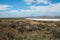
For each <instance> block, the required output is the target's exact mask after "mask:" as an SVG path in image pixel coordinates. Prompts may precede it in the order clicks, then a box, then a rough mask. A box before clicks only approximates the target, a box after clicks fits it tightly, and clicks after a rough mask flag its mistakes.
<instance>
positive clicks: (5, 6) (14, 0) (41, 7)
mask: <svg viewBox="0 0 60 40" xmlns="http://www.w3.org/2000/svg"><path fill="white" fill-rule="evenodd" d="M30 16H60V0H0V18H14V17H30Z"/></svg>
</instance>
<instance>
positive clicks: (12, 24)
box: [0, 19, 60, 40]
mask: <svg viewBox="0 0 60 40" xmlns="http://www.w3.org/2000/svg"><path fill="white" fill-rule="evenodd" d="M0 40H60V22H50V21H47V22H46V21H33V20H26V19H0Z"/></svg>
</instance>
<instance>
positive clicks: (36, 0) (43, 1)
mask: <svg viewBox="0 0 60 40" xmlns="http://www.w3.org/2000/svg"><path fill="white" fill-rule="evenodd" d="M24 1H25V2H26V4H28V5H30V4H32V3H33V2H35V3H37V4H40V3H44V4H50V2H49V1H48V0H24Z"/></svg>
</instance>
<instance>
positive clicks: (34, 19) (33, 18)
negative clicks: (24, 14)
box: [26, 18, 60, 21]
mask: <svg viewBox="0 0 60 40" xmlns="http://www.w3.org/2000/svg"><path fill="white" fill-rule="evenodd" d="M26 19H27V20H38V21H39V20H40V21H60V19H38V18H26Z"/></svg>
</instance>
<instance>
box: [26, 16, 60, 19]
mask: <svg viewBox="0 0 60 40" xmlns="http://www.w3.org/2000/svg"><path fill="white" fill-rule="evenodd" d="M26 18H47V19H60V16H30V17H26Z"/></svg>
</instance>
